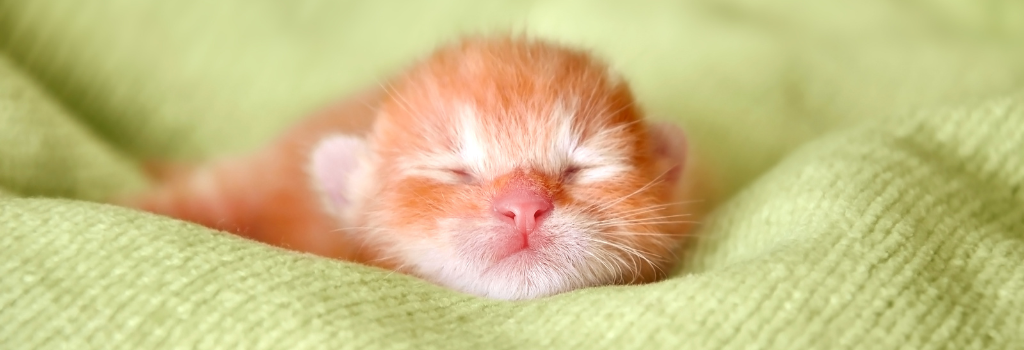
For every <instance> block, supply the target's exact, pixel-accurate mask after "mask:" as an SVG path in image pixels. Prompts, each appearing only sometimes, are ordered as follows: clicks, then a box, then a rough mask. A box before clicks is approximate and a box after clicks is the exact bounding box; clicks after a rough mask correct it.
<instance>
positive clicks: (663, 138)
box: [647, 121, 688, 186]
mask: <svg viewBox="0 0 1024 350" xmlns="http://www.w3.org/2000/svg"><path fill="white" fill-rule="evenodd" d="M647 130H648V134H649V135H650V137H651V146H652V147H653V148H654V156H655V161H656V164H658V165H659V167H658V168H659V169H660V171H663V172H665V174H664V175H663V176H664V179H665V182H667V183H669V184H671V185H673V186H674V185H676V184H678V182H679V178H680V177H681V176H682V174H683V170H684V167H685V165H686V155H687V152H688V150H687V144H686V133H684V132H683V129H682V128H680V127H679V126H678V125H676V124H675V123H672V122H665V121H659V122H652V123H649V124H648V125H647Z"/></svg>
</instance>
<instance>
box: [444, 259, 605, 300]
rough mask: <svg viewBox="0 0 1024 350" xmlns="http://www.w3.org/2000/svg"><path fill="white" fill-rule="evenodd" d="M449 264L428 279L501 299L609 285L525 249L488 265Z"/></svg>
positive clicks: (530, 296)
mask: <svg viewBox="0 0 1024 350" xmlns="http://www.w3.org/2000/svg"><path fill="white" fill-rule="evenodd" d="M453 265H462V266H446V267H445V268H442V269H440V271H438V272H440V273H437V274H432V275H428V276H426V277H427V279H430V280H433V281H434V282H436V283H438V284H441V285H443V286H446V287H448V288H452V289H455V290H458V291H461V292H464V293H468V294H473V295H476V296H480V297H485V298H491V299H500V300H526V299H535V298H542V297H547V296H551V295H555V294H560V293H564V292H568V291H572V290H575V289H580V288H584V287H590V286H596V285H603V284H608V283H609V282H610V281H605V280H604V279H605V278H606V277H607V276H601V275H599V274H592V273H587V274H582V273H580V271H577V270H576V269H575V268H573V267H572V265H571V264H568V263H566V262H564V261H556V260H552V259H548V258H546V257H545V256H544V254H543V253H542V252H539V251H536V250H530V249H526V250H522V251H519V252H516V253H514V254H512V255H509V256H507V257H505V258H504V259H501V260H500V261H498V262H496V263H493V264H487V265H488V266H486V267H485V266H483V264H481V266H478V267H474V266H473V264H465V263H462V264H459V263H453Z"/></svg>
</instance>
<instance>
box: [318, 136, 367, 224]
mask: <svg viewBox="0 0 1024 350" xmlns="http://www.w3.org/2000/svg"><path fill="white" fill-rule="evenodd" d="M364 152H366V141H365V140H363V139H361V138H359V137H355V136H350V135H336V136H329V137H327V138H324V139H323V140H320V142H319V143H318V144H317V145H316V147H314V148H313V153H312V155H311V156H310V172H311V173H312V176H313V182H314V184H315V186H316V187H317V188H318V189H319V190H320V191H321V195H322V196H323V197H324V199H325V200H326V202H327V204H328V205H330V207H331V209H332V212H334V213H339V212H340V211H342V210H345V209H346V208H348V206H349V205H350V204H351V203H352V198H350V196H351V195H350V188H351V187H352V180H353V178H352V175H353V174H354V173H355V172H356V170H357V169H358V168H359V166H360V161H359V159H360V157H362V155H363V153H364Z"/></svg>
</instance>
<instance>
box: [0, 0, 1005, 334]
mask: <svg viewBox="0 0 1024 350" xmlns="http://www.w3.org/2000/svg"><path fill="white" fill-rule="evenodd" d="M824 3H825V2H818V1H810V0H807V1H797V0H773V1H740V0H733V1H676V2H668V1H654V0H650V1H632V0H623V1H617V2H613V1H600V2H598V1H582V0H580V1H560V0H553V1H532V2H531V1H512V0H507V1H488V2H484V1H470V0H445V1H432V2H428V1H365V2H343V1H339V2H326V1H287V2H286V1H277V2H270V1H250V0H225V1H148V2H139V1H115V0H103V1H60V0H52V1H50V0H0V348H3V349H40V348H69V349H171V348H180V349H192V348H204V349H236V348H238V349H376V348H406V349H408V348H413V349H435V348H436V349H492V348H517V349H518V348H522V349H547V348H581V349H582V348H594V349H808V348H817V349H1024V189H1022V187H1024V3H1022V2H1019V1H961V2H957V1H939V0H935V1H914V2H906V1H899V2H897V1H892V2H888V1H880V0H866V1H844V2H828V4H827V5H826V4H824ZM509 28H512V29H513V30H514V31H517V32H518V31H527V32H530V33H535V34H537V35H542V36H545V37H550V38H556V39H560V40H564V41H567V42H571V43H574V44H577V45H583V46H587V47H591V48H593V49H594V50H595V51H596V52H598V53H599V54H601V55H603V56H604V57H607V58H608V59H609V60H610V61H611V62H613V63H614V64H615V65H616V66H617V67H619V68H620V70H622V71H624V72H625V73H626V74H627V76H628V78H629V79H630V80H631V81H632V82H633V83H634V85H635V89H636V91H637V94H638V96H639V98H640V99H641V100H642V102H643V103H644V105H645V106H646V107H648V109H649V110H650V111H651V112H653V113H655V114H657V115H659V116H661V117H663V118H674V120H677V121H679V122H680V123H682V124H683V125H684V126H685V127H686V129H687V130H688V131H689V133H690V136H691V138H692V140H693V143H694V145H695V150H696V152H697V153H699V154H700V155H702V156H703V157H705V158H707V159H709V160H711V161H712V162H713V164H712V165H713V167H714V169H715V170H716V171H717V175H716V179H718V180H719V181H720V182H721V183H722V186H723V189H724V190H725V194H726V195H727V197H725V201H724V203H723V204H722V205H721V206H720V207H719V208H718V209H717V210H716V211H715V212H714V214H713V215H712V216H711V217H710V218H707V219H706V220H705V226H704V227H702V228H701V230H700V233H701V234H702V235H703V237H704V239H702V240H701V241H700V242H699V243H698V244H697V245H696V246H695V247H694V248H693V250H692V251H689V252H686V254H685V257H686V258H687V259H686V261H687V263H686V264H685V265H684V267H683V268H682V269H681V270H680V271H678V272H677V273H676V274H675V275H674V276H673V277H672V278H670V279H669V280H667V281H664V282H661V283H656V284H651V285H645V286H630V287H604V288H593V289H586V290H580V291H576V292H572V293H568V294H563V295H559V296H555V297H551V298H545V299H541V300H534V301H528V302H518V303H508V302H499V301H490V300H483V299H479V298H474V297H468V296H464V295H460V294H457V293H454V292H451V291H448V290H445V289H441V288H438V287H434V286H432V285H429V284H427V283H424V282H421V281H419V280H416V279H413V278H409V277H404V276H401V275H397V274H391V273H389V272H386V271H380V270H376V269H371V268H366V267H360V266H357V265H353V264H347V263H342V262H336V261H329V260H326V259H319V258H315V257H310V256H304V255H300V254H295V253H291V252H286V251H282V250H278V249H274V248H270V247H266V246H263V245H260V244H257V243H252V242H249V241H245V240H242V239H239V238H235V237H233V236H229V235H227V234H222V233H217V232H213V231H210V230H207V229H204V228H201V227H198V226H195V225H191V224H187V223H183V222H179V221H175V220H171V219H167V218H161V217H157V216H153V215H148V214H145V213H140V212H136V211H132V210H128V209H123V208H117V207H112V206H106V205H101V204H96V203H92V202H88V201H87V200H96V199H100V198H103V197H105V196H108V195H111V194H114V193H117V192H120V191H127V190H132V189H138V188H142V187H143V186H145V185H146V181H145V179H144V178H143V176H142V175H141V173H140V172H139V170H138V169H137V168H136V167H135V166H134V164H135V163H134V162H135V160H137V159H139V158H142V157H151V156H158V157H182V158H189V157H193V158H194V157H200V156H214V155H218V154H226V153H234V152H239V151H244V150H247V149H251V148H253V147H256V146H257V145H259V144H260V143H261V142H264V141H266V140H268V139H269V138H270V137H272V136H273V135H274V133H275V132H278V131H280V130H281V128H283V127H284V126H286V125H287V124H288V123H290V122H292V121H294V120H295V119H296V118H299V117H300V116H301V115H302V114H303V113H305V112H307V111H310V110H313V109H315V108H317V107H318V106H320V105H322V104H323V103H326V102H327V101H329V100H330V99H331V98H336V97H338V96H343V95H344V94H345V93H348V92H351V91H353V90H355V89H357V88H359V87H361V86H365V85H366V84H373V83H374V82H375V81H376V80H378V79H381V77H383V76H385V75H386V74H388V73H390V72H394V70H395V69H398V68H399V67H401V66H402V65H404V64H406V63H407V62H409V60H410V59H412V58H413V57H415V56H416V55H418V54H422V53H424V52H425V51H426V50H429V49H430V48H431V47H433V46H434V45H435V44H437V43H438V42H439V41H440V40H443V39H444V38H450V37H451V36H452V35H454V34H456V33H474V32H481V31H483V32H487V31H492V30H507V29H509Z"/></svg>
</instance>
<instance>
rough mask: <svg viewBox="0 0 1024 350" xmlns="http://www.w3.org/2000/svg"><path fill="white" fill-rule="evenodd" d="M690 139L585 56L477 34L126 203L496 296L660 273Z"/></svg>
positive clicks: (673, 230) (679, 226)
mask: <svg viewBox="0 0 1024 350" xmlns="http://www.w3.org/2000/svg"><path fill="white" fill-rule="evenodd" d="M684 161H685V142H684V136H683V133H682V131H681V130H679V128H678V127H676V126H674V125H672V124H668V123H651V122H648V121H645V120H644V119H643V118H642V112H641V110H640V109H639V108H638V107H637V106H636V105H635V104H634V98H633V96H632V94H631V92H630V89H629V87H628V86H627V84H626V83H625V82H623V81H622V80H621V79H620V78H619V77H618V76H616V75H614V73H612V72H611V71H610V70H609V67H608V66H607V65H606V64H604V63H603V62H600V61H598V60H597V59H595V58H593V57H591V56H590V55H589V54H587V53H585V52H582V51H577V50H574V49H570V48H566V47H563V46H560V45H557V44H554V43H550V42H545V41H541V40H531V39H522V38H507V37H499V38H471V39H465V40H462V41H460V42H457V43H455V44H452V45H448V46H444V47H442V48H440V49H439V50H438V51H436V52H435V53H434V54H433V55H431V56H429V57H427V58H426V59H425V60H424V61H422V62H420V63H418V64H417V65H415V66H413V67H412V68H411V69H409V70H408V71H406V72H405V73H404V74H403V75H401V76H399V77H398V78H397V79H395V80H393V81H392V82H391V83H390V84H388V85H387V87H386V89H381V90H375V91H371V92H368V93H367V94H366V95H364V96H360V97H358V98H355V99H353V100H351V101H346V103H345V104H343V105H341V106H339V107H338V108H337V109H335V110H332V111H328V112H327V113H324V114H322V115H321V116H318V117H315V118H312V119H310V120H309V121H307V122H305V123H304V124H303V125H300V126H298V127H297V128H296V129H295V130H293V131H291V132H290V133H288V134H286V135H285V136H284V137H283V138H281V139H280V140H279V141H278V142H276V143H274V144H272V145H270V147H268V148H266V149H265V150H263V151H261V152H258V153H255V154H253V155H251V156H248V157H242V158H236V159H228V160H225V161H222V162H219V163H215V164H212V165H209V166H206V167H200V168H197V169H185V170H180V171H166V170H163V171H159V172H160V173H162V175H161V177H163V178H164V183H163V184H162V185H161V186H160V187H158V188H157V189H155V190H154V191H153V192H151V193H146V194H143V195H142V196H138V197H134V198H130V199H128V200H126V201H123V202H122V203H124V204H127V205H130V206H134V207H138V208H142V209H145V210H149V211H152V212H156V213H162V214H165V215H169V216H173V217H177V218H181V219H184V220H190V221H193V222H197V223H201V224H204V225H206V226H209V227H213V228H218V229H222V230H227V231H231V232H235V233H238V234H241V235H243V236H247V237H250V238H253V239H257V240H260V241H264V242H268V243H271V244H275V245H278V246H282V247H288V248H291V249H295V250H300V251H307V252H313V253H316V254H320V255H325V256H330V257H335V258H339V259H346V260H351V261H357V262H362V263H366V264H370V265H376V266H380V267H383V268H388V269H393V270H397V271H401V272H404V273H408V274H412V275H415V276H419V277H422V278H424V279H426V280H429V281H432V282H435V283H438V284H440V285H444V286H447V287H450V288H453V289H455V290H459V291H463V292H466V293H471V294H475V295H479V296H485V297H490V298H498V299H528V298H536V297H542V296H548V295H552V294H556V293H561V292H566V291H570V290H574V289H578V288H584V287H590V286H599V285H608V284H628V283H643V282H650V281H655V280H657V279H659V278H661V277H663V276H664V273H665V271H666V270H668V269H669V268H670V267H671V266H672V264H673V263H674V262H675V259H674V256H673V251H674V250H675V249H676V248H677V247H678V245H679V244H680V243H681V241H682V238H683V236H684V235H685V234H686V233H687V232H688V231H689V230H690V229H691V224H690V222H691V221H688V219H689V220H692V219H693V218H688V217H686V216H687V215H688V214H687V213H686V212H684V211H683V204H682V202H681V201H682V200H684V199H685V198H684V197H685V196H686V195H687V194H686V193H687V192H686V191H685V190H684V187H685V186H681V184H680V178H681V175H682V171H683V165H684Z"/></svg>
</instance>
